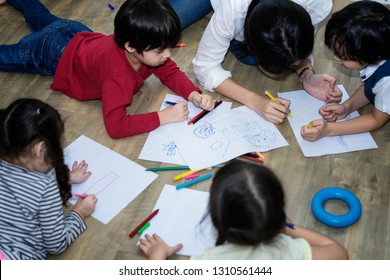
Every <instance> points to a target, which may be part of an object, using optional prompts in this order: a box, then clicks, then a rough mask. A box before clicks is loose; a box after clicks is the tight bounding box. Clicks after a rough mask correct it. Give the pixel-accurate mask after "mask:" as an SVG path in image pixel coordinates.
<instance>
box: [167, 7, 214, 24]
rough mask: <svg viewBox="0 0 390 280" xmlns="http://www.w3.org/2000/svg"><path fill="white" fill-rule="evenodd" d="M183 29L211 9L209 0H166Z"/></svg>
mask: <svg viewBox="0 0 390 280" xmlns="http://www.w3.org/2000/svg"><path fill="white" fill-rule="evenodd" d="M168 2H169V4H171V6H172V8H173V9H174V10H175V12H176V14H177V15H178V16H179V19H180V23H181V28H182V29H184V28H186V27H188V26H190V25H191V24H193V23H194V22H196V21H198V20H200V19H201V18H203V17H204V16H206V15H207V14H208V13H210V12H212V11H213V7H212V6H211V2H210V0H168Z"/></svg>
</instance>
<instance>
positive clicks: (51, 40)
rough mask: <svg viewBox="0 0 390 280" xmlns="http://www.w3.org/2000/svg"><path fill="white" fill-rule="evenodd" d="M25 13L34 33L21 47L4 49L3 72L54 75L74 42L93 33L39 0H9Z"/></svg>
mask: <svg viewBox="0 0 390 280" xmlns="http://www.w3.org/2000/svg"><path fill="white" fill-rule="evenodd" d="M7 3H8V4H10V5H12V6H13V7H14V8H15V9H17V10H18V11H19V12H21V13H22V14H23V15H24V17H25V19H26V23H27V25H28V27H29V28H30V30H31V31H32V33H31V34H29V35H27V36H25V37H23V38H22V39H21V40H20V41H19V42H18V43H17V44H13V45H2V46H0V71H5V72H25V73H37V74H41V75H45V76H54V74H55V71H56V69H57V65H58V61H59V60H60V58H61V55H62V53H63V51H64V49H65V47H66V46H67V45H68V43H69V42H70V40H71V39H72V38H73V37H74V35H76V34H77V33H79V32H81V31H89V32H91V30H90V29H89V28H88V27H86V26H85V25H83V24H82V23H80V22H77V21H72V20H66V19H61V18H58V17H56V16H54V15H52V14H51V13H50V12H49V10H48V9H47V8H46V7H45V6H43V5H42V4H41V3H40V2H39V1H38V0H7Z"/></svg>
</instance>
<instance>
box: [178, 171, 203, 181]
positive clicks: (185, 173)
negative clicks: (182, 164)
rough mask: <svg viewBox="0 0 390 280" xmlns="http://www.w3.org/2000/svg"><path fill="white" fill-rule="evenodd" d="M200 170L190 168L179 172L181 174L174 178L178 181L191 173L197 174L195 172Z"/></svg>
mask: <svg viewBox="0 0 390 280" xmlns="http://www.w3.org/2000/svg"><path fill="white" fill-rule="evenodd" d="M199 171H200V170H194V171H192V170H190V171H187V172H184V173H182V174H179V175H177V176H175V177H173V180H175V181H178V180H180V179H183V178H184V177H185V176H188V175H191V174H195V173H197V172H199Z"/></svg>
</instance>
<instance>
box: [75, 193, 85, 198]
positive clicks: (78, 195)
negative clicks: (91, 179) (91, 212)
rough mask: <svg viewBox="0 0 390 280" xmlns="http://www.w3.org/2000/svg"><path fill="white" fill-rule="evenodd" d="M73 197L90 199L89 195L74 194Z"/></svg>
mask: <svg viewBox="0 0 390 280" xmlns="http://www.w3.org/2000/svg"><path fill="white" fill-rule="evenodd" d="M72 196H73V197H77V198H82V199H84V198H86V197H88V195H87V194H78V193H74V194H72Z"/></svg>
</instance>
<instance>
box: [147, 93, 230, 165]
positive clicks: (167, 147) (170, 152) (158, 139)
mask: <svg viewBox="0 0 390 280" xmlns="http://www.w3.org/2000/svg"><path fill="white" fill-rule="evenodd" d="M165 101H172V102H178V101H185V99H184V98H182V97H180V96H177V95H174V94H167V95H166V97H165V98H164V102H165ZM164 102H163V104H162V105H161V108H160V110H162V109H164V108H165V107H167V106H170V105H165V104H164ZM231 106H232V103H231V102H223V103H222V104H221V105H220V106H218V108H217V110H218V114H220V113H221V112H223V111H229V110H230V108H231ZM188 110H189V111H190V114H189V118H188V120H189V119H191V118H193V117H194V116H196V115H197V114H199V113H200V112H201V111H202V109H199V108H197V107H195V106H194V104H192V103H191V102H188ZM209 114H211V113H209ZM188 120H185V121H182V122H177V123H169V124H166V125H162V126H160V127H158V128H157V129H155V130H153V131H151V132H150V133H149V135H148V138H147V139H146V141H145V144H144V146H143V148H142V151H141V153H140V155H139V159H144V160H150V161H158V162H165V163H171V164H178V165H187V163H186V161H185V159H184V158H183V157H182V156H181V154H180V153H179V152H178V150H177V146H176V143H175V141H174V139H173V138H174V135H175V134H177V133H181V131H182V129H183V128H184V127H186V126H188V125H187V122H188Z"/></svg>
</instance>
